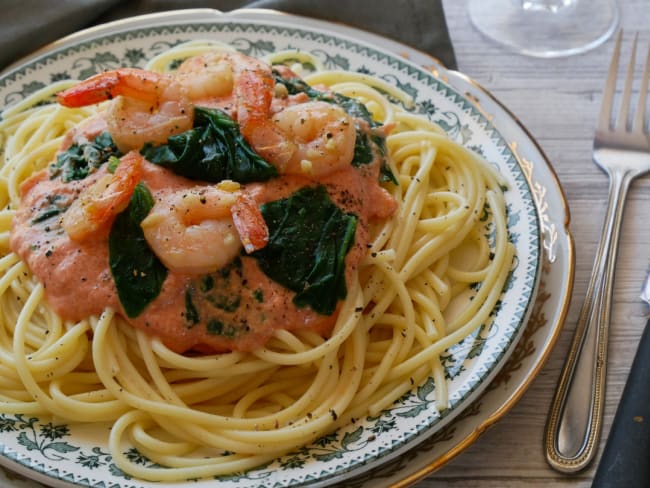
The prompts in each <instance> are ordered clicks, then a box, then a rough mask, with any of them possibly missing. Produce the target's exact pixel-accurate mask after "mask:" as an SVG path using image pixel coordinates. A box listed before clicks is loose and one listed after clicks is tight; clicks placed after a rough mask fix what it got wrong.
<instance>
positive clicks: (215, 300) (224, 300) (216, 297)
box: [205, 293, 241, 312]
mask: <svg viewBox="0 0 650 488" xmlns="http://www.w3.org/2000/svg"><path fill="white" fill-rule="evenodd" d="M205 298H206V300H207V301H208V302H210V303H211V304H212V305H214V306H215V307H217V308H219V309H221V310H223V311H224V312H234V311H235V310H237V309H238V308H239V305H240V303H241V297H240V296H239V295H234V296H229V295H225V294H221V293H211V294H209V295H206V297H205Z"/></svg>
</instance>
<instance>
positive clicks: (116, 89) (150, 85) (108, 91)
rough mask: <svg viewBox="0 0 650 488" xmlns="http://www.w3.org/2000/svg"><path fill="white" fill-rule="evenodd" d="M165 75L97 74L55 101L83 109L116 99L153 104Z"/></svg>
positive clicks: (123, 71) (137, 71)
mask: <svg viewBox="0 0 650 488" xmlns="http://www.w3.org/2000/svg"><path fill="white" fill-rule="evenodd" d="M166 78H168V77H167V76H166V75H162V74H159V73H154V72H152V71H146V70H143V69H137V68H121V69H116V70H114V71H106V72H104V73H99V74H96V75H94V76H91V77H90V78H88V79H86V80H84V81H82V82H80V83H78V84H76V85H74V86H72V87H70V88H68V89H67V90H64V91H62V92H59V93H58V94H57V96H56V98H57V101H58V102H59V103H60V104H61V105H63V106H65V107H85V106H87V105H94V104H96V103H100V102H103V101H105V100H112V99H113V98H115V97H118V96H120V95H121V96H125V97H129V98H135V99H137V100H142V101H143V102H150V103H154V102H156V101H158V100H159V97H160V92H161V88H162V87H161V84H162V83H164V82H165V80H166Z"/></svg>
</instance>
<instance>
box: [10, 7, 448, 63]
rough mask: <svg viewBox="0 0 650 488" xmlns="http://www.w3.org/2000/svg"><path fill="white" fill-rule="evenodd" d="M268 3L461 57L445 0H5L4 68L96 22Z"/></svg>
mask: <svg viewBox="0 0 650 488" xmlns="http://www.w3.org/2000/svg"><path fill="white" fill-rule="evenodd" d="M200 7H203V8H206V7H207V8H215V9H218V10H221V11H229V10H232V9H235V8H242V7H246V8H269V9H275V10H281V11H284V12H288V13H293V14H297V15H304V16H308V17H313V18H319V19H322V20H328V21H333V22H341V23H344V24H347V25H349V26H353V27H358V28H360V29H364V30H367V31H369V32H374V33H376V34H380V35H383V36H386V37H388V38H391V39H393V40H396V41H400V42H403V43H405V44H407V45H410V46H412V47H414V48H416V49H419V50H421V51H424V52H426V53H428V54H430V55H432V56H434V57H436V58H438V59H439V60H440V61H442V63H443V64H444V65H445V66H447V67H448V68H452V69H454V68H455V67H456V61H455V58H454V51H453V48H452V45H451V42H450V40H449V34H448V32H447V26H446V22H445V17H444V12H443V8H442V4H441V1H440V0H346V1H343V0H341V1H339V2H336V1H333V0H257V1H253V2H251V1H246V0H243V1H242V0H55V1H54V2H53V1H52V0H0V8H1V9H2V11H1V13H0V70H1V69H3V68H4V67H6V66H7V65H9V64H11V63H13V62H15V61H17V60H19V59H20V58H21V57H23V56H25V55H27V54H29V53H31V52H32V51H34V50H36V49H38V48H39V47H42V46H44V45H46V44H47V43H49V42H52V41H55V40H56V39H58V38H60V37H63V36H65V35H67V34H71V33H73V32H75V31H77V30H80V29H83V28H86V27H91V26H93V25H96V24H99V23H102V22H107V21H109V20H116V19H120V18H124V17H129V16H133V15H140V14H145V13H152V12H162V11H165V10H176V9H182V8H200Z"/></svg>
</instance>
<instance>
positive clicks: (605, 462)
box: [591, 273, 650, 488]
mask: <svg viewBox="0 0 650 488" xmlns="http://www.w3.org/2000/svg"><path fill="white" fill-rule="evenodd" d="M641 299H642V300H643V301H644V302H646V303H647V304H648V305H650V273H649V274H648V276H647V277H646V281H645V284H644V286H643V290H642V293H641ZM591 486H592V488H614V487H625V488H648V487H650V320H648V323H646V326H645V329H644V330H643V334H642V336H641V340H640V342H639V345H638V349H637V351H636V355H635V357H634V361H633V362H632V367H631V368H630V373H629V376H628V378H627V382H626V383H625V389H624V390H623V396H622V397H621V402H620V403H619V405H618V408H617V410H616V415H615V416H614V422H613V423H612V428H611V430H610V432H609V437H608V439H607V443H606V444H605V450H604V451H603V455H602V457H601V459H600V462H599V464H598V469H597V470H596V475H595V477H594V481H593V484H592V485H591Z"/></svg>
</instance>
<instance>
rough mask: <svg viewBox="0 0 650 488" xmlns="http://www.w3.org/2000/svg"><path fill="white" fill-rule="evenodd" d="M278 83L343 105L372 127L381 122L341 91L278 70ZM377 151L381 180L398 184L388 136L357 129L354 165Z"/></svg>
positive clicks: (293, 91)
mask: <svg viewBox="0 0 650 488" xmlns="http://www.w3.org/2000/svg"><path fill="white" fill-rule="evenodd" d="M273 74H274V77H275V82H276V83H281V84H283V85H284V86H285V87H286V88H287V92H288V93H289V95H296V94H298V93H305V94H306V95H307V96H308V97H309V98H310V99H312V100H318V101H322V102H328V103H333V104H335V105H338V106H339V107H341V108H342V109H343V110H344V111H345V112H346V113H347V114H348V115H349V116H350V117H354V118H357V119H361V120H364V121H365V122H367V123H368V125H369V126H370V128H371V129H373V128H375V127H379V126H380V125H381V124H380V123H379V122H377V121H375V120H374V119H373V118H372V114H371V113H370V112H369V111H368V108H367V107H366V106H365V105H364V104H363V103H361V102H359V101H358V100H356V99H354V98H350V97H347V96H345V95H341V94H340V93H325V92H321V91H318V90H315V89H314V88H312V87H311V86H309V85H308V84H307V83H305V82H304V81H303V80H301V79H300V78H292V79H287V78H283V77H282V76H281V75H280V74H279V73H278V72H276V71H274V72H273ZM373 151H377V152H378V153H379V155H380V156H381V158H382V164H381V169H380V175H379V181H381V182H384V183H387V182H390V183H394V184H396V185H397V178H395V175H393V172H392V171H391V170H390V168H389V167H388V164H387V163H386V138H385V137H382V136H379V135H372V134H369V133H368V132H363V131H361V130H359V129H357V137H356V140H355V143H354V157H353V159H352V165H353V166H355V167H359V166H361V165H363V164H369V163H371V162H372V161H373V160H374V157H375V155H374V152H373Z"/></svg>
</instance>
